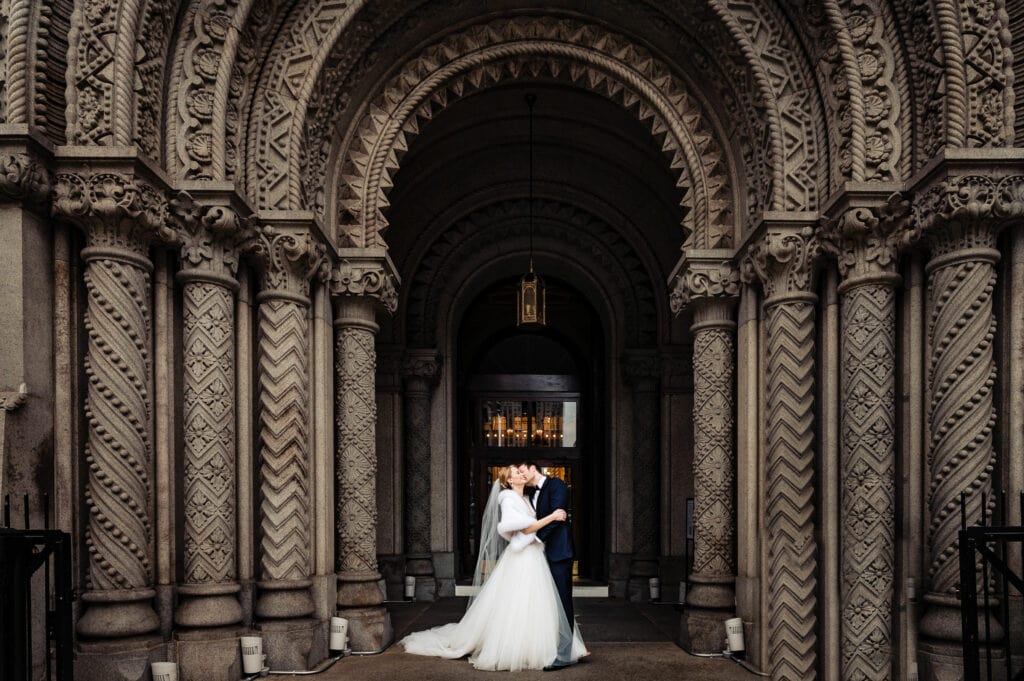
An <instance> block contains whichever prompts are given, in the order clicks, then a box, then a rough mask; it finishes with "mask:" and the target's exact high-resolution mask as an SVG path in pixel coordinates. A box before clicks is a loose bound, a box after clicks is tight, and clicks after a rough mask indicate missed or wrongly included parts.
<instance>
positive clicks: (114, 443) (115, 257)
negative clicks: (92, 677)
mask: <svg viewBox="0 0 1024 681" xmlns="http://www.w3.org/2000/svg"><path fill="white" fill-rule="evenodd" d="M165 212H166V200H165V198H164V196H163V195H162V193H161V192H160V191H159V190H157V189H156V188H155V187H154V186H153V185H151V184H150V183H148V182H146V181H144V180H142V179H139V178H137V177H136V176H135V175H134V174H133V173H132V172H91V173H82V174H79V173H75V172H62V173H60V174H58V176H57V185H56V191H55V197H54V213H55V214H56V215H57V216H59V217H62V218H65V219H67V220H70V221H71V222H74V223H76V224H78V225H79V226H81V227H83V228H84V229H85V232H86V242H87V245H86V247H85V248H84V249H83V250H82V257H83V259H84V260H85V263H86V265H85V274H84V277H85V287H86V292H87V304H86V305H87V306H86V311H85V329H86V333H87V334H88V346H87V349H86V356H85V374H86V377H87V382H88V392H87V395H86V404H85V417H86V421H87V423H88V435H87V442H86V445H85V464H86V468H87V471H83V473H84V475H85V476H86V481H85V509H86V512H87V514H88V519H87V521H86V523H85V524H86V528H85V547H86V550H87V551H88V555H89V561H88V569H87V575H86V591H85V593H84V594H83V595H82V600H83V602H84V603H85V605H86V610H85V613H84V614H83V615H82V616H81V618H80V619H79V621H78V633H79V635H80V636H81V637H83V638H85V639H123V638H128V637H135V636H140V635H143V634H151V633H153V632H155V631H156V630H157V628H158V627H159V626H160V622H159V619H158V618H157V614H156V612H155V610H154V607H153V596H154V595H155V593H156V592H155V590H154V588H153V530H152V527H153V525H152V517H151V513H152V486H151V479H150V476H151V471H152V460H151V459H152V449H153V443H152V433H151V420H152V402H151V400H152V388H151V384H152V380H151V375H152V371H151V370H152V366H151V363H152V358H151V355H150V352H151V348H150V342H151V328H150V327H151V324H150V290H151V280H150V279H151V273H152V270H153V265H152V262H151V261H150V259H149V245H150V244H151V243H152V242H153V241H154V240H156V239H157V238H160V237H164V238H167V237H169V236H170V234H169V233H168V231H167V230H166V228H165V227H164V220H165ZM110 678H115V677H113V676H111V677H110Z"/></svg>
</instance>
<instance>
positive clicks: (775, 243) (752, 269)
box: [742, 227, 819, 681]
mask: <svg viewBox="0 0 1024 681" xmlns="http://www.w3.org/2000/svg"><path fill="white" fill-rule="evenodd" d="M818 249H819V246H818V243H817V240H816V239H814V237H813V231H812V230H811V229H810V228H809V227H804V228H802V229H800V228H789V229H779V230H775V229H771V228H769V229H768V230H767V233H766V234H765V235H764V236H763V237H762V239H761V240H760V241H759V242H756V243H754V244H753V246H752V247H751V252H750V253H748V255H747V257H746V258H744V260H743V264H742V266H743V268H742V271H743V277H744V279H745V280H746V281H748V282H749V281H752V280H753V279H754V278H755V275H756V277H758V278H759V279H760V280H761V283H762V285H763V287H764V290H765V302H764V306H765V316H766V320H765V334H766V336H767V358H766V374H767V375H766V377H765V392H766V394H765V409H766V416H765V439H766V446H767V453H766V461H765V486H766V490H765V498H766V501H765V503H766V512H765V514H766V518H765V526H766V531H767V538H766V539H767V542H768V577H767V582H768V584H767V589H768V627H767V628H768V655H769V661H768V664H769V669H770V672H771V674H772V677H773V678H776V679H806V680H807V681H810V680H811V679H813V678H815V675H816V673H817V575H816V573H817V545H816V542H815V538H814V531H815V529H814V305H815V302H816V300H817V297H816V296H815V295H814V294H813V293H811V292H810V283H811V277H812V272H813V264H814V257H815V254H816V253H817V251H818Z"/></svg>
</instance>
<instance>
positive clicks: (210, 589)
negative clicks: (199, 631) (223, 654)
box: [174, 583, 242, 628]
mask: <svg viewBox="0 0 1024 681" xmlns="http://www.w3.org/2000/svg"><path fill="white" fill-rule="evenodd" d="M240 590H241V589H240V587H239V586H238V585H237V584H230V583H229V584H182V585H181V586H180V587H178V596H179V598H180V599H181V600H180V602H179V604H178V609H177V611H175V613H174V622H175V624H177V625H178V626H180V627H190V628H199V627H225V626H229V625H232V624H238V623H239V622H241V621H242V605H241V604H240V603H239V602H238V592H239V591H240Z"/></svg>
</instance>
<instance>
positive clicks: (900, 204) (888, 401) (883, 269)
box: [821, 194, 910, 681]
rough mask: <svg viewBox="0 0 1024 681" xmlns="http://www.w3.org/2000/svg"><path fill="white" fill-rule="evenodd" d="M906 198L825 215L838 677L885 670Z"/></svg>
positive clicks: (873, 678) (889, 645) (879, 674)
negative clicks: (836, 398) (832, 296)
mask: <svg viewBox="0 0 1024 681" xmlns="http://www.w3.org/2000/svg"><path fill="white" fill-rule="evenodd" d="M909 213H910V203H909V201H907V200H906V199H905V198H904V197H903V196H902V195H899V194H894V195H893V196H891V197H890V199H889V201H888V203H886V204H884V205H882V206H876V207H870V208H869V207H855V208H849V209H847V210H846V211H845V212H843V213H842V214H841V215H840V216H839V217H838V218H837V219H835V220H831V221H828V222H826V223H825V225H824V226H823V228H822V230H821V237H822V245H823V246H824V247H825V248H826V249H827V250H829V251H831V252H833V253H835V254H836V255H837V256H838V262H839V273H840V275H841V276H842V282H841V283H840V284H839V287H838V292H839V295H840V307H841V327H840V328H841V331H840V334H839V335H840V366H841V374H840V381H839V383H840V391H841V395H842V401H841V405H842V407H841V408H842V411H841V414H840V433H841V435H840V470H841V474H840V484H841V506H840V508H841V512H840V534H839V537H840V547H841V557H840V574H841V578H840V591H839V597H840V609H841V615H840V618H841V621H840V629H841V643H840V645H841V650H842V655H841V656H840V659H841V667H840V672H841V677H842V678H843V679H845V680H846V681H885V680H887V679H891V678H893V671H894V667H893V659H894V658H893V636H894V633H895V632H894V629H893V598H894V587H895V568H896V389H897V386H896V288H897V287H898V286H899V285H900V281H901V280H900V276H899V275H898V274H897V273H896V265H897V258H898V253H897V248H898V246H899V244H900V242H901V241H906V237H908V236H909V233H908V232H907V231H906V230H904V229H903V227H904V226H905V219H906V218H907V216H908V215H909Z"/></svg>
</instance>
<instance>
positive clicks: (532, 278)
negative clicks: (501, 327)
mask: <svg viewBox="0 0 1024 681" xmlns="http://www.w3.org/2000/svg"><path fill="white" fill-rule="evenodd" d="M525 99H526V106H527V107H529V109H530V201H529V204H528V208H527V213H528V215H529V225H530V269H529V271H528V272H527V273H526V274H524V275H523V276H522V277H521V278H520V279H519V291H518V293H519V295H517V296H516V326H519V327H522V328H531V327H532V328H539V327H542V326H544V325H545V323H546V321H547V314H546V312H547V310H546V308H547V292H546V291H545V290H544V280H543V279H541V278H540V275H539V274H537V273H536V272H534V271H533V105H534V104H536V102H537V95H535V94H533V93H532V92H531V93H529V94H527V95H526V98H525Z"/></svg>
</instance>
